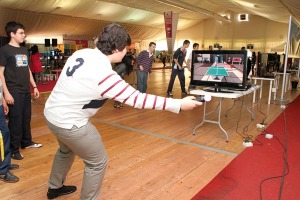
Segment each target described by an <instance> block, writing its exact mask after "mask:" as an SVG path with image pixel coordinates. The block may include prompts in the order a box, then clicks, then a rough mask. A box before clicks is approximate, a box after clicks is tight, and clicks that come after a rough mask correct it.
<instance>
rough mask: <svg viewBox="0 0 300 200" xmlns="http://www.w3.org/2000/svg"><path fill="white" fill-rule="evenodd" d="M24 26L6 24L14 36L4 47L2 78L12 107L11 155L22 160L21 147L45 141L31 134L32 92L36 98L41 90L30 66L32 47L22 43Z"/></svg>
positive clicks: (0, 63)
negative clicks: (37, 141) (29, 50)
mask: <svg viewBox="0 0 300 200" xmlns="http://www.w3.org/2000/svg"><path fill="white" fill-rule="evenodd" d="M24 29H25V28H24V26H23V25H22V24H20V23H18V22H15V21H11V22H8V23H7V24H6V26H5V31H6V34H7V36H8V38H9V39H10V41H9V43H8V44H7V45H5V46H3V47H2V48H1V49H0V78H1V82H2V87H3V94H4V99H5V101H6V103H7V105H8V107H9V110H10V112H9V114H8V120H9V121H8V128H9V131H10V135H11V142H10V149H11V157H12V158H13V159H16V160H22V159H23V155H22V154H21V153H20V150H19V148H20V147H21V148H22V149H25V148H31V147H33V148H38V147H41V146H42V144H38V143H35V142H33V141H32V137H31V128H30V120H31V92H30V85H31V86H32V87H33V95H34V98H38V97H39V91H38V89H37V86H36V83H35V81H34V79H33V77H32V73H31V71H30V68H29V59H28V58H29V55H28V50H27V49H26V48H25V47H23V46H21V45H20V44H21V43H23V42H24V41H25V38H26V35H25V31H24Z"/></svg>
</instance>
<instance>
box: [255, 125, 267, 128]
mask: <svg viewBox="0 0 300 200" xmlns="http://www.w3.org/2000/svg"><path fill="white" fill-rule="evenodd" d="M256 127H257V128H265V125H263V124H256Z"/></svg>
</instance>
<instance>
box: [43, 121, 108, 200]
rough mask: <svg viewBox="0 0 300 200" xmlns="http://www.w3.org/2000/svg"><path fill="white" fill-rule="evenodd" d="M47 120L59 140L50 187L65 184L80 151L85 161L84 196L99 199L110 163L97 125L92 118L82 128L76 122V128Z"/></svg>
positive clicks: (92, 199)
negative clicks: (58, 124) (68, 127)
mask: <svg viewBox="0 0 300 200" xmlns="http://www.w3.org/2000/svg"><path fill="white" fill-rule="evenodd" d="M46 123H47V125H48V127H49V128H50V130H51V131H52V132H53V133H54V135H55V136H56V138H57V141H58V143H59V149H58V150H57V152H56V154H55V158H54V161H53V165H52V170H51V174H50V179H49V182H48V185H49V188H51V189H55V188H60V187H62V186H63V184H64V181H65V179H66V176H67V174H68V172H69V170H70V168H71V166H72V164H73V161H74V158H75V155H77V156H78V157H79V158H81V159H82V160H83V162H84V164H85V168H84V175H83V183H82V189H81V194H80V199H81V200H96V199H98V196H99V194H100V188H101V184H102V181H103V177H104V173H105V169H106V165H107V155H106V151H105V148H104V145H103V143H102V140H101V136H100V134H99V132H98V130H97V129H96V127H95V126H93V125H92V124H91V123H90V122H88V123H87V124H86V125H84V126H83V127H80V128H77V127H76V126H73V128H72V129H64V128H60V127H57V126H55V125H53V124H51V123H50V122H48V121H47V120H46Z"/></svg>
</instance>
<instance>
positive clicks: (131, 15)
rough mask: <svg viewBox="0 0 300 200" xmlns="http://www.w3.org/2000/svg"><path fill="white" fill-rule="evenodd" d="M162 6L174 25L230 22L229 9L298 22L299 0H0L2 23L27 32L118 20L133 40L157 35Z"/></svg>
mask: <svg viewBox="0 0 300 200" xmlns="http://www.w3.org/2000/svg"><path fill="white" fill-rule="evenodd" d="M165 11H173V12H174V13H179V21H178V30H184V29H186V28H189V27H191V26H193V25H195V24H197V23H199V22H201V21H202V20H205V19H208V18H214V19H217V20H220V21H224V22H226V21H229V20H228V19H226V18H224V17H222V16H224V15H226V14H230V13H231V12H234V13H244V14H254V15H258V16H261V17H265V18H268V19H270V20H274V21H278V22H283V23H287V22H288V19H289V16H290V15H292V16H294V17H295V18H296V19H297V20H298V21H300V4H299V0H103V1H100V0H47V1H40V0H0V18H1V21H0V25H1V27H4V26H5V23H6V22H7V21H10V20H16V21H20V22H21V23H23V24H24V25H25V27H26V33H27V34H29V35H58V34H59V35H67V36H84V37H94V36H96V35H97V34H98V32H99V30H100V29H102V27H103V26H105V25H106V24H108V23H110V22H118V23H121V24H122V25H124V26H125V27H126V28H127V30H128V31H129V33H130V35H131V36H132V38H133V39H135V40H145V39H149V38H151V39H160V38H164V37H165V34H164V17H163V12H165ZM229 23H230V22H229ZM0 35H5V32H4V30H3V28H1V30H0Z"/></svg>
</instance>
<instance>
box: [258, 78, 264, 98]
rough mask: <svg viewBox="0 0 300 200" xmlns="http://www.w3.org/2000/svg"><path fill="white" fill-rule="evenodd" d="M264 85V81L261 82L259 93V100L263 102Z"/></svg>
mask: <svg viewBox="0 0 300 200" xmlns="http://www.w3.org/2000/svg"><path fill="white" fill-rule="evenodd" d="M263 83H264V80H260V92H259V99H260V100H261V97H262V90H263Z"/></svg>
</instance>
